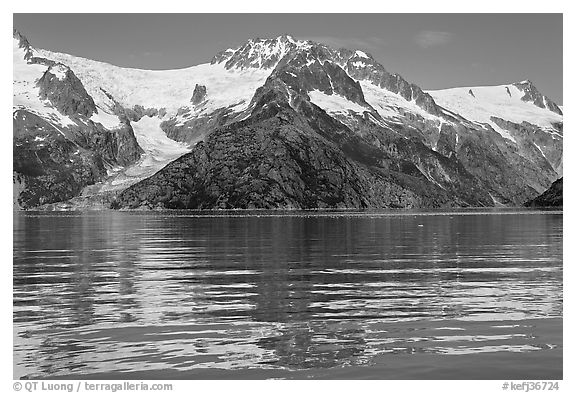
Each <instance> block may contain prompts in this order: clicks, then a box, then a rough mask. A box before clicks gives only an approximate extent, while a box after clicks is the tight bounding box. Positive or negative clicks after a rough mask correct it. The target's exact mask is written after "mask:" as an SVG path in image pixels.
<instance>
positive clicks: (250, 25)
mask: <svg viewBox="0 0 576 393" xmlns="http://www.w3.org/2000/svg"><path fill="white" fill-rule="evenodd" d="M13 22H14V27H15V28H16V29H18V30H19V31H20V32H21V33H22V34H24V35H25V36H26V37H27V38H28V40H29V41H30V43H31V44H32V46H34V47H36V48H43V49H49V50H52V51H58V52H64V53H70V54H73V55H76V56H82V57H87V58H90V59H94V60H99V61H104V62H107V63H111V64H115V65H118V66H122V67H133V68H143V69H174V68H184V67H189V66H192V65H196V64H201V63H206V62H209V61H210V60H211V58H212V57H213V56H214V55H215V54H216V53H218V52H219V51H221V50H224V49H227V48H230V47H232V48H234V47H237V46H239V45H241V44H242V43H244V42H245V41H247V40H248V39H250V38H257V37H259V38H271V37H276V36H278V35H281V34H290V35H292V36H293V37H295V38H299V39H311V40H314V41H319V42H323V43H326V44H328V45H330V46H334V47H346V48H350V49H363V50H365V51H367V52H369V53H370V54H372V55H373V56H374V58H375V59H376V60H378V61H379V62H380V63H381V64H382V65H383V66H384V67H385V68H386V69H387V70H388V71H390V72H395V73H398V74H400V75H402V76H403V77H404V78H405V79H406V80H408V81H410V82H413V83H415V84H417V85H418V86H420V87H421V88H423V89H424V90H434V89H442V88H449V87H459V86H484V85H499V84H506V83H513V82H519V81H522V80H526V79H529V80H531V81H532V82H533V83H534V84H535V85H536V87H537V88H538V90H539V91H540V92H541V93H543V94H545V95H547V96H549V97H550V98H552V100H554V101H555V102H556V103H558V104H559V105H562V103H563V99H562V83H563V81H562V30H563V29H562V28H563V26H562V14H14V16H13Z"/></svg>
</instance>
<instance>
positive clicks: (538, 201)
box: [524, 178, 564, 207]
mask: <svg viewBox="0 0 576 393" xmlns="http://www.w3.org/2000/svg"><path fill="white" fill-rule="evenodd" d="M563 190H564V186H563V178H560V179H558V180H556V181H555V182H554V183H552V185H551V186H550V188H549V189H547V190H546V191H544V193H542V194H541V195H539V196H538V197H536V198H534V199H533V200H531V201H528V202H526V203H525V204H524V206H529V207H562V206H563V204H564V197H563Z"/></svg>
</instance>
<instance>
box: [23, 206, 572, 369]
mask: <svg viewBox="0 0 576 393" xmlns="http://www.w3.org/2000/svg"><path fill="white" fill-rule="evenodd" d="M13 269H14V311H13V319H14V377H15V378H22V377H26V378H47V377H69V376H72V377H77V378H82V376H98V375H105V376H108V377H110V376H112V377H121V376H122V375H129V373H130V372H140V373H141V374H139V375H140V377H146V376H149V377H151V378H152V377H153V378H162V377H164V376H166V377H168V376H169V375H170V376H173V375H174V374H173V373H178V372H180V373H183V374H182V375H184V377H185V378H188V377H202V376H203V374H202V370H212V371H213V370H220V371H223V370H228V371H230V372H232V371H234V370H236V371H238V370H247V369H252V370H254V369H256V370H272V371H279V370H280V371H282V370H284V371H286V372H288V371H290V372H291V371H296V372H298V371H309V372H312V374H311V375H314V374H313V372H314V371H322V370H324V371H325V370H332V369H338V370H345V369H346V368H350V369H359V370H362V369H365V368H369V367H371V365H372V364H373V363H374V362H375V361H376V359H393V358H394V357H401V356H404V357H405V356H406V355H410V356H411V357H410V359H418V357H423V356H427V355H430V354H435V355H436V356H441V358H440V359H448V358H450V359H454V358H456V357H455V356H457V355H464V356H471V354H472V355H474V354H478V355H474V356H484V355H482V354H490V353H500V354H502V353H505V354H524V353H526V354H529V356H535V355H534V354H535V353H538V354H545V353H547V351H554V350H555V349H558V347H559V345H561V343H559V342H557V341H558V340H554V339H551V338H550V337H549V336H548V335H547V334H544V333H541V331H540V330H539V329H540V327H541V325H542V322H546V321H560V322H559V324H560V326H561V317H562V215H561V213H555V212H543V213H538V212H534V211H518V212H515V211H505V212H504V214H502V213H498V214H495V213H494V212H483V211H478V210H474V211H459V212H444V213H426V212H413V211H400V212H393V213H390V212H376V213H375V212H371V213H362V212H335V213H329V212H319V213H298V212H289V213H278V212H271V213H262V212H252V213H218V214H216V213H189V212H188V213H185V212H176V213H166V212H83V213H82V212H60V213H58V212H49V213H48V212H46V213H38V212H24V213H15V215H14V267H13ZM556 324H558V322H557V323H556ZM545 330H546V329H544V331H545ZM560 334H561V333H560ZM451 355H454V356H451ZM527 356H528V355H527ZM461 358H462V359H464V357H461ZM423 359H426V358H423ZM542 367H546V366H545V365H543V366H542ZM551 367H552V366H551ZM168 370H169V371H170V373H171V374H168ZM164 371H166V373H165V374H163V372H164ZM142 373H143V374H142ZM146 373H148V374H146ZM206 375H209V374H206ZM280 376H282V375H280ZM371 377H378V375H372V376H371ZM388 377H392V378H394V377H395V376H394V375H388Z"/></svg>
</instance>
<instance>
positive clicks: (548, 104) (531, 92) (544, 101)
mask: <svg viewBox="0 0 576 393" xmlns="http://www.w3.org/2000/svg"><path fill="white" fill-rule="evenodd" d="M514 86H516V87H517V88H519V89H520V90H522V91H523V92H524V96H523V97H522V100H523V101H530V102H532V103H534V105H536V106H537V107H540V108H544V109H549V110H551V111H552V112H554V113H558V114H559V115H561V114H562V110H561V109H560V108H559V107H558V105H556V104H555V103H554V101H552V100H551V99H550V98H548V97H546V96H545V95H543V94H541V93H540V92H539V91H538V89H536V86H534V84H533V83H532V82H531V81H529V80H526V81H522V82H518V83H514Z"/></svg>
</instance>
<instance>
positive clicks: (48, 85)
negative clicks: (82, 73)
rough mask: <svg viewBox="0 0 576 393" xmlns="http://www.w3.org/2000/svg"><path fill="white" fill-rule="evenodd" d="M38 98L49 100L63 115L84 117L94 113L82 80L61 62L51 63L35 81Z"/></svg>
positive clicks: (92, 101)
mask: <svg viewBox="0 0 576 393" xmlns="http://www.w3.org/2000/svg"><path fill="white" fill-rule="evenodd" d="M37 85H38V87H39V88H40V98H41V99H43V100H49V101H50V102H51V103H52V105H54V107H55V108H56V109H58V111H60V113H62V114H64V115H73V114H79V115H84V116H86V117H90V116H92V114H94V113H96V104H94V100H93V99H92V97H90V96H89V95H88V93H87V92H86V89H84V86H83V85H82V82H80V80H79V79H78V78H77V77H76V75H74V73H73V72H72V71H71V70H70V68H68V67H66V66H65V65H63V64H54V65H51V66H50V67H49V68H48V69H47V70H46V72H44V75H42V77H41V78H40V79H39V80H38V82H37Z"/></svg>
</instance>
